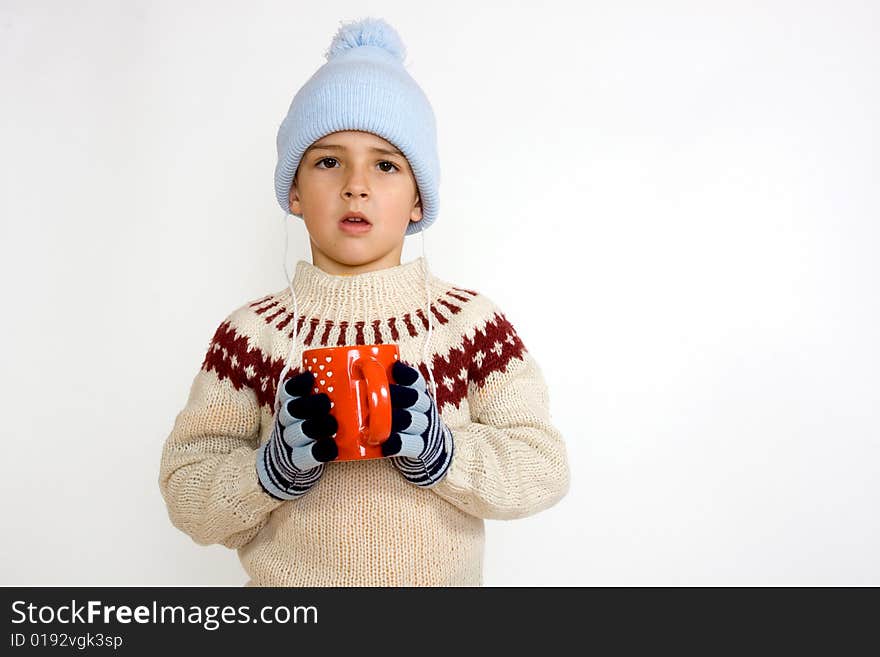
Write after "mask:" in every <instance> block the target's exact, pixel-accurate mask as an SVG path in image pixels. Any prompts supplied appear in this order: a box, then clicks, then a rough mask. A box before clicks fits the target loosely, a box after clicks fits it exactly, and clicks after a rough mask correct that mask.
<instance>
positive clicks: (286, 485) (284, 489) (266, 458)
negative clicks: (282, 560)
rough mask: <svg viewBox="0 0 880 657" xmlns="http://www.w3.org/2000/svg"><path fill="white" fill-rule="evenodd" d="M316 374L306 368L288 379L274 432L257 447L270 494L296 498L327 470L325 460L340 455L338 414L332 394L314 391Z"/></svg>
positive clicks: (263, 481)
mask: <svg viewBox="0 0 880 657" xmlns="http://www.w3.org/2000/svg"><path fill="white" fill-rule="evenodd" d="M314 382H315V375H314V374H313V373H312V372H303V373H302V374H298V375H296V376H294V377H292V378H290V379H288V380H287V381H285V383H284V386H283V387H282V390H281V392H280V395H281V397H280V402H281V405H280V407H279V409H278V412H277V413H276V414H275V417H274V419H273V423H274V424H273V427H272V435H271V437H270V438H269V440H268V441H267V442H265V443H264V444H263V445H261V446H260V448H259V449H258V450H257V477H258V479H259V481H260V484H261V485H262V487H263V490H265V491H266V492H267V493H268V494H269V495H271V496H272V497H275V498H277V499H281V500H292V499H295V498H297V497H299V496H300V495H303V494H305V493H307V492H308V491H309V490H311V489H312V487H313V486H314V485H315V484H316V483H318V479H320V477H321V475H322V474H323V473H324V464H325V463H327V462H328V461H332V460H333V459H335V458H336V457H337V456H339V449H338V448H337V446H336V441H335V440H334V439H333V438H332V437H331V436H332V435H333V434H334V433H336V431H337V429H338V425H337V422H336V418H334V417H333V416H332V415H330V398H329V397H328V396H327V395H326V394H325V393H323V392H322V393H320V394H312V390H313V388H312V386H313V385H314Z"/></svg>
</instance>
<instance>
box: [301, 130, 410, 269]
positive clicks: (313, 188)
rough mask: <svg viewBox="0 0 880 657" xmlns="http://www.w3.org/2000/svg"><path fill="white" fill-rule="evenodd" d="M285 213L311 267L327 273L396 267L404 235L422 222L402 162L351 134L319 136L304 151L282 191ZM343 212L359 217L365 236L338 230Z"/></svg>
mask: <svg viewBox="0 0 880 657" xmlns="http://www.w3.org/2000/svg"><path fill="white" fill-rule="evenodd" d="M290 211H291V212H292V213H293V214H301V215H302V217H303V221H304V222H305V224H306V228H307V230H308V231H309V237H310V238H311V246H312V258H313V260H314V262H315V265H316V266H318V267H321V268H323V269H325V270H327V271H330V272H331V273H355V272H357V271H368V270H371V269H378V268H383V267H385V266H393V265H396V264H399V263H400V253H401V251H402V249H403V240H404V237H405V232H406V227H407V226H408V225H409V222H410V220H412V221H420V220H421V218H422V208H421V201H420V199H419V195H418V188H417V186H416V181H415V177H414V176H413V173H412V170H411V169H410V166H409V162H408V161H407V159H406V158H405V157H404V156H403V155H402V154H401V153H400V152H399V151H398V149H397V148H396V147H395V146H394V145H392V144H391V143H390V142H388V141H386V140H385V139H382V138H381V137H379V136H377V135H374V134H372V133H369V132H362V131H359V130H346V131H341V132H334V133H332V134H329V135H325V136H324V137H322V138H321V139H319V140H317V141H316V142H315V143H314V144H312V145H311V146H310V147H309V148H308V150H306V152H305V153H304V154H303V156H302V159H301V160H300V164H299V168H298V169H297V172H296V176H295V177H294V181H293V185H292V187H291V189H290ZM347 212H362V213H363V214H364V216H366V218H367V219H368V220H369V221H370V224H371V227H370V229H369V230H368V231H366V232H363V233H351V232H346V231H345V230H343V226H342V225H341V223H340V221H341V219H342V217H343V215H344V214H346V213H347Z"/></svg>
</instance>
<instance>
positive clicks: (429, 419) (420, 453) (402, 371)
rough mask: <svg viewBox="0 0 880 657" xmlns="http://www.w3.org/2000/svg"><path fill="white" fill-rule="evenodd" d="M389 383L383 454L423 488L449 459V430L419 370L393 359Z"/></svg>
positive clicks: (434, 480) (442, 471)
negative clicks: (388, 420) (388, 418)
mask: <svg viewBox="0 0 880 657" xmlns="http://www.w3.org/2000/svg"><path fill="white" fill-rule="evenodd" d="M391 374H392V376H393V378H394V380H395V381H397V382H398V383H396V384H395V383H389V384H388V390H389V394H390V397H391V435H390V436H389V437H388V440H386V441H385V442H384V443H382V454H383V455H384V456H390V457H392V458H391V462H392V463H393V464H394V466H395V467H396V468H397V469H398V470H400V472H401V474H403V476H404V477H406V479H407V480H408V481H410V482H411V483H413V484H415V485H416V486H421V487H423V488H430V487H431V486H434V485H435V484H437V483H438V482H439V481H440V480H441V479H442V478H443V476H444V475H445V474H446V471H447V470H449V466H450V464H451V463H452V455H453V452H454V451H455V446H454V443H453V440H452V431H451V430H450V429H449V427H447V426H446V424H444V422H443V420H442V418H441V417H440V414H439V413H438V412H437V405H436V403H435V402H434V399H433V398H432V397H431V395H430V393H429V392H428V385H427V383H426V381H425V378H424V377H423V376H422V374H421V372H419V371H418V370H417V369H415V368H413V367H410V366H409V365H407V364H405V363H404V362H403V361H399V360H398V361H396V362H395V363H394V365H393V366H392V368H391Z"/></svg>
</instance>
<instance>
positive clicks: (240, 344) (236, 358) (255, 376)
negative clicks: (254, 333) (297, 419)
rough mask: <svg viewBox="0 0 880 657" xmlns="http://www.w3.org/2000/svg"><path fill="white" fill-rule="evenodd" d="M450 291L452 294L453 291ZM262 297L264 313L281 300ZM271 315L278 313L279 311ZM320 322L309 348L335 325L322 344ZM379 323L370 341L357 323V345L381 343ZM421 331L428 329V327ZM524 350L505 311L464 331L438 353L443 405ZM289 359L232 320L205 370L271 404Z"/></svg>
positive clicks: (215, 343) (309, 337)
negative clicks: (253, 341) (254, 341)
mask: <svg viewBox="0 0 880 657" xmlns="http://www.w3.org/2000/svg"><path fill="white" fill-rule="evenodd" d="M456 289H458V288H456ZM467 292H468V293H469V294H473V295H476V294H477V293H476V292H472V291H470V290H467ZM449 294H450V296H452V293H449ZM262 301H265V300H261V302H262ZM261 302H255V303H254V304H251V305H252V307H254V308H255V310H256V312H258V313H265V312H266V311H267V310H270V309H272V308H273V307H274V306H276V305H277V304H276V303H274V302H273V303H270V304H268V305H260V303H261ZM456 308H457V310H456V312H460V311H461V308H459V307H456ZM416 314H417V315H418V316H419V317H420V319H421V320H422V322H423V323H424V325H425V327H426V328H427V319H426V317H425V315H424V313H422V312H421V310H419V311H417V313H416ZM272 316H273V317H277V316H278V313H275V314H273V315H272ZM266 320H267V323H271V322H270V321H269V319H268V317H266ZM304 320H305V317H301V318H300V321H301V322H303V321H304ZM289 321H290V316H288V317H287V318H285V319H284V320H283V322H282V323H281V324H279V326H278V328H282V329H283V327H284V326H286V325H287V323H288V322H289ZM319 322H320V320H319V319H316V318H310V330H309V334H308V335H307V336H306V339H305V342H304V344H305V345H306V348H307V349H311V348H313V347H318V346H324V345H326V344H327V341H328V339H329V334H330V330H331V329H332V328H333V326H334V324H333V322H332V321H331V320H326V321H325V323H324V328H323V330H322V331H321V337H320V344H315V340H314V338H315V333H316V327H317V325H318V323H319ZM404 322H405V323H406V325H407V329H408V330H409V332H410V335H411V336H413V337H417V336H418V332H417V331H416V330H415V327H414V326H413V324H412V321H411V319H410V314H409V313H407V314H406V315H405V316H404ZM387 323H388V326H389V328H390V332H391V336H392V338H393V340H395V341H396V340H398V338H399V334H398V332H397V328H396V323H395V318H394V317H391V318H389V319H388V322H387ZM443 323H446V322H443ZM380 324H381V322H380V321H379V320H375V321H374V322H372V324H371V328H372V329H373V330H372V331H371V333H372V335H371V336H370V340H369V341H366V337H365V335H364V322H355V327H356V329H357V330H356V341H355V344H358V345H363V344H376V343H379V342H380V341H381V334H380V333H379V326H380ZM339 326H340V329H341V331H340V333H339V336H338V338H337V346H343V345H344V344H345V342H344V340H345V335H346V332H345V331H346V328H347V326H348V322H345V321H340V323H339ZM422 334H424V331H423V332H422ZM291 335H292V332H291ZM525 351H526V347H525V345H524V344H523V342H522V340H521V339H520V337H519V335H518V334H517V332H516V329H515V328H514V327H513V325H512V324H511V323H510V322H509V321H508V319H507V317H505V315H504V314H503V313H501V312H496V313H495V314H494V315H493V316H492V317H491V318H490V319H489V320H488V321H487V322H486V324H485V326H483V327H482V328H480V329H477V330H475V331H474V337H473V338H468V337H467V336H463V341H462V345H461V346H460V347H455V348H453V349H451V350H450V351H449V353H447V354H446V355H443V356H441V355H439V354H435V355H434V357H433V362H432V367H433V371H434V381H435V383H436V384H437V403H438V406H439V407H440V408H442V407H443V405H444V404H453V405H454V406H459V405H460V404H461V400H462V399H465V398H466V397H467V391H468V384H469V383H473V384H475V385H477V386H483V385H485V381H486V379H487V378H488V377H489V375H490V374H492V373H493V372H505V371H506V370H507V367H508V366H509V364H510V363H511V361H513V360H514V359H522V358H523V357H524V356H523V354H524V353H525ZM284 362H285V361H284V359H271V360H270V359H269V358H268V356H267V355H266V354H265V353H263V351H262V350H261V349H260V348H259V347H255V346H252V345H250V344H249V341H248V338H247V337H246V336H243V335H239V334H238V333H237V331H236V330H235V329H234V328H233V327H231V326H230V324H229V322H223V324H221V325H220V327H219V328H218V329H217V331H216V333H215V334H214V337H213V339H212V340H211V343H210V345H209V347H208V352H207V354H206V356H205V359H204V361H203V363H202V369H204V370H205V371H210V370H214V371H216V372H217V376H218V377H219V378H220V379H224V378H226V379H229V381H230V382H231V383H232V385H233V386H234V387H235V389H236V390H240V389H241V388H243V387H248V388H250V389H252V390H253V391H254V392H255V393H256V396H257V401H258V403H259V404H260V405H263V406H267V407H269V408H271V407H272V406H273V404H274V401H275V388H276V385H277V382H278V377H279V376H281V370H282V369H283V368H284ZM417 367H418V369H419V371H420V372H421V373H422V376H423V377H424V378H425V380H426V381H430V375H429V372H428V367H427V365H425V364H424V363H419V364H418V365H417ZM300 371H301V369H300V368H299V366H298V365H294V367H293V368H292V369H291V370H290V371H289V373H288V376H289V377H290V376H295V375H296V374H298V373H299V372H300Z"/></svg>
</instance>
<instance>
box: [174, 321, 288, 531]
mask: <svg viewBox="0 0 880 657" xmlns="http://www.w3.org/2000/svg"><path fill="white" fill-rule="evenodd" d="M235 317H236V316H235V314H233V315H232V316H230V317H229V318H227V320H226V321H224V322H223V323H222V324H221V325H220V328H218V329H217V332H216V333H215V335H214V338H213V339H212V341H211V344H210V346H209V348H208V354H207V355H206V357H205V360H204V362H203V364H202V367H201V369H200V371H199V372H198V374H196V377H195V380H194V381H193V384H192V387H191V389H190V393H189V399H188V400H187V403H186V405H185V407H184V408H183V410H182V411H181V412H180V413H179V414H178V415H177V418H176V419H175V422H174V427H173V429H172V431H171V434H170V435H169V436H168V438H167V439H166V441H165V445H164V447H163V450H162V459H161V464H160V470H159V488H160V490H161V492H162V497H163V498H164V499H165V504H166V506H167V508H168V516H169V518H170V520H171V523H172V524H173V525H174V526H175V527H177V528H178V529H180V530H181V531H182V532H184V533H185V534H187V535H189V536H190V537H191V538H192V539H193V540H194V541H195V542H196V543H198V544H199V545H210V544H214V543H219V544H221V545H224V546H226V547H228V548H231V549H238V548H240V547H241V546H243V545H245V544H247V543H248V542H250V541H251V540H252V539H253V538H254V537H255V536H256V535H257V533H258V532H259V531H260V529H262V528H263V526H264V525H265V524H266V523H267V522H268V521H269V515H270V513H271V511H272V510H274V509H275V508H277V507H278V506H280V505H281V504H283V501H282V500H277V499H275V498H273V497H272V496H270V495H268V494H267V493H266V492H265V491H264V490H263V489H262V487H261V486H260V484H259V481H258V479H257V469H256V454H257V453H256V450H257V448H258V447H259V444H258V443H259V435H260V406H259V403H258V400H257V395H256V393H255V391H254V389H253V388H252V386H251V385H249V384H250V383H251V381H250V380H249V379H248V377H246V375H245V374H244V368H243V364H242V363H241V362H240V361H239V360H238V356H243V355H244V354H245V353H246V346H244V345H246V342H247V340H246V338H243V337H242V336H240V335H238V334H237V332H236V331H235Z"/></svg>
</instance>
